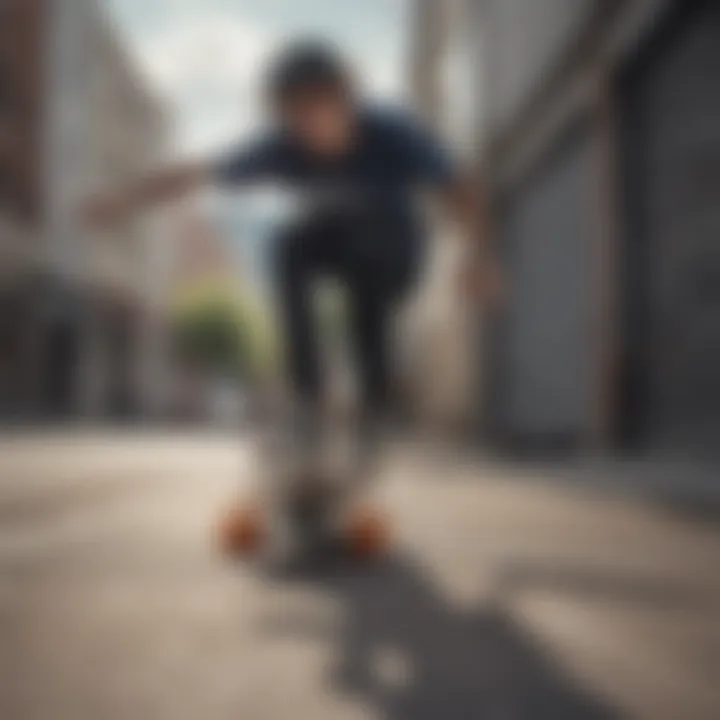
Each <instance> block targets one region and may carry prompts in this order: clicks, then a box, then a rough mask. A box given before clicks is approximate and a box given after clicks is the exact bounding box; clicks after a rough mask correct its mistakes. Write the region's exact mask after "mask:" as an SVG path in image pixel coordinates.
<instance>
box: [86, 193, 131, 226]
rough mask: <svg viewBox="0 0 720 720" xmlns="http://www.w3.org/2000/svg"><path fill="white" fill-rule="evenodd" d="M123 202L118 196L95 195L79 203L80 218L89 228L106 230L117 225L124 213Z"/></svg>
mask: <svg viewBox="0 0 720 720" xmlns="http://www.w3.org/2000/svg"><path fill="white" fill-rule="evenodd" d="M125 210H126V208H125V203H124V202H123V201H122V199H121V198H119V197H112V196H103V195H95V196H92V197H89V198H87V199H86V200H85V201H83V202H82V203H81V204H80V208H79V214H80V220H81V222H82V223H83V225H85V226H86V227H88V228H89V229H92V230H107V229H110V228H112V227H114V226H115V225H117V224H118V223H119V222H120V221H121V220H122V218H123V216H124V214H125Z"/></svg>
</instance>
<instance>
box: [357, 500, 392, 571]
mask: <svg viewBox="0 0 720 720" xmlns="http://www.w3.org/2000/svg"><path fill="white" fill-rule="evenodd" d="M347 541H348V548H349V550H350V554H351V555H352V557H354V558H357V559H359V560H371V559H373V558H376V557H378V556H380V555H382V553H383V552H384V551H385V549H386V548H387V546H388V544H389V542H390V528H389V526H388V522H387V518H385V517H384V516H383V515H382V514H381V513H379V512H377V511H375V510H372V509H367V508H365V509H362V510H358V511H355V512H354V513H353V514H352V515H351V516H350V518H349V520H348V524H347Z"/></svg>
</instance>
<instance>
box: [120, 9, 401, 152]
mask: <svg viewBox="0 0 720 720" xmlns="http://www.w3.org/2000/svg"><path fill="white" fill-rule="evenodd" d="M113 2H114V4H115V6H116V9H117V12H118V16H119V17H120V18H121V19H122V20H123V23H124V25H125V26H126V27H128V28H129V29H130V37H131V41H132V43H133V44H134V46H135V49H136V51H137V55H138V56H139V60H140V65H141V68H142V69H143V70H144V71H145V73H146V75H147V76H148V78H149V82H150V84H151V86H152V87H154V88H156V90H157V92H158V93H159V94H160V95H161V96H162V97H163V98H164V99H165V100H166V101H168V102H169V104H170V107H171V108H172V109H173V110H174V116H175V121H176V129H177V138H178V144H179V146H180V148H181V149H182V150H183V151H185V152H188V151H189V152H208V151H214V150H216V149H220V148H222V147H223V146H224V145H226V144H228V143H229V142H232V141H233V140H234V139H235V138H237V137H239V136H242V135H244V134H245V133H247V132H248V130H250V129H251V128H252V127H253V126H254V125H256V124H257V122H258V121H259V119H260V116H261V112H262V109H261V106H260V102H259V93H258V84H259V81H260V79H261V77H262V68H263V66H264V64H265V62H266V60H267V58H268V57H269V56H270V54H271V53H272V52H273V51H274V50H275V49H276V48H277V46H278V45H279V44H280V42H281V41H282V39H283V38H285V37H287V35H288V33H290V32H295V31H299V30H302V31H304V30H309V29H311V28H313V27H315V28H317V29H318V30H320V29H326V30H327V31H328V34H329V35H330V36H331V37H333V38H334V39H335V40H337V41H338V42H339V43H341V45H342V46H343V47H345V48H346V49H347V51H348V53H349V54H350V56H351V58H352V59H353V60H355V62H356V63H357V65H358V67H359V68H360V71H361V74H362V77H363V79H364V80H365V84H366V85H367V86H368V87H369V88H370V89H371V90H372V92H373V93H376V94H379V95H381V96H383V97H397V96H399V95H400V94H401V89H402V85H403V74H402V68H403V57H402V55H403V49H404V48H403V44H402V34H401V28H400V27H399V25H400V23H401V18H400V15H399V14H398V13H397V8H398V6H399V3H400V2H401V0H372V2H370V0H367V2H366V3H357V4H356V3H347V4H346V3H342V2H340V3H339V4H338V2H339V0H337V1H336V0H334V1H333V2H332V3H329V2H328V0H303V2H302V3H300V5H301V6H302V10H304V14H303V13H300V10H301V7H300V6H299V5H298V4H297V2H296V0H292V2H288V3H286V2H284V1H283V0H266V3H263V4H260V3H255V2H252V3H243V2H232V3H229V2H225V0H113ZM392 8H394V9H395V12H390V13H389V14H388V11H391V10H392ZM330 10H333V12H332V13H330ZM321 11H322V12H321ZM381 11H384V14H382V13H381ZM379 20H382V21H383V31H382V32H381V33H379V34H378V33H377V28H376V26H377V24H378V21H379ZM373 33H374V34H373Z"/></svg>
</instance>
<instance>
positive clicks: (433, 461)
mask: <svg viewBox="0 0 720 720" xmlns="http://www.w3.org/2000/svg"><path fill="white" fill-rule="evenodd" d="M525 472H528V471H525ZM384 474H385V476H386V480H385V482H384V484H383V488H382V492H383V495H384V497H385V502H386V503H387V506H388V507H389V508H390V510H391V512H392V513H393V516H394V527H395V531H396V535H397V540H396V546H395V549H394V551H393V553H392V556H391V557H390V558H389V559H388V560H387V561H385V562H384V563H381V564H378V565H377V566H374V567H366V568H347V569H345V570H336V571H334V572H327V573H318V574H314V575H306V576H299V577H295V578H285V579H282V578H271V577H269V576H268V575H267V574H266V573H264V572H263V570H262V568H260V567H252V566H247V565H242V564H238V563H231V562H228V561H227V560H226V559H224V558H222V557H221V556H220V555H219V554H217V553H216V551H215V548H214V547H213V544H212V542H211V540H212V529H213V523H214V521H215V519H216V518H217V516H218V513H219V512H220V511H221V510H222V509H223V507H227V504H228V503H229V502H230V501H231V499H232V497H233V495H234V493H236V491H237V489H238V486H239V484H241V483H246V482H247V481H248V480H249V479H251V478H252V477H253V452H252V447H251V445H250V444H249V443H247V442H245V443H233V442H231V441H229V440H228V439H227V438H223V437H219V436H212V435H207V434H206V435H197V436H192V435H189V434H188V435H174V436H171V435H148V436H133V435H130V434H127V435H121V434H117V435H102V434H86V435H77V434H75V435H73V434H67V435H65V436H62V435H52V436H47V435H35V436H28V437H21V436H13V437H7V438H5V439H4V440H0V718H2V719H3V720H100V719H102V720H114V719H118V720H120V719H122V720H144V719H145V718H147V719H148V720H165V719H167V720H285V719H286V718H298V719H300V720H305V719H307V720H325V719H327V720H354V719H361V718H370V719H373V720H375V719H376V718H377V719H386V718H387V719H388V720H411V719H412V720H422V719H423V718H427V719H433V720H453V719H454V718H459V719H462V720H466V719H474V718H482V719H483V720H485V719H487V720H525V719H526V718H527V719H529V720H535V719H540V720H544V719H547V720H575V719H578V720H614V719H615V718H647V720H664V719H667V720H702V719H707V720H711V719H716V718H718V717H720V611H719V605H720V602H719V600H720V524H716V523H715V522H714V521H711V520H708V519H707V518H706V519H700V518H693V517H690V516H688V515H680V514H677V513H674V512H672V511H670V510H669V509H668V508H667V507H664V508H663V507H660V506H653V505H650V504H649V503H647V502H646V501H641V500H639V499H636V500H631V499H629V498H625V499H621V498H619V497H617V496H615V497H607V498H604V499H602V498H598V497H597V495H593V494H592V493H596V492H597V491H592V490H590V489H587V488H585V489H580V488H573V487H569V486H568V485H567V484H564V485H560V484H555V483H553V482H552V479H551V478H542V477H540V478H538V477H531V476H529V474H528V476H526V477H522V476H519V475H518V471H515V472H512V473H511V472H510V470H507V469H502V468H497V467H495V468H484V469H483V468H480V467H478V466H476V465H473V464H471V463H469V462H462V461H460V460H457V459H452V458H450V457H448V456H445V457H441V456H440V455H439V454H438V453H431V452H430V451H429V450H428V449H427V448H426V449H425V450H419V449H417V448H416V449H408V448H404V449H402V450H400V449H398V450H397V451H396V452H394V453H392V454H391V457H389V458H388V461H387V466H386V468H385V472H384Z"/></svg>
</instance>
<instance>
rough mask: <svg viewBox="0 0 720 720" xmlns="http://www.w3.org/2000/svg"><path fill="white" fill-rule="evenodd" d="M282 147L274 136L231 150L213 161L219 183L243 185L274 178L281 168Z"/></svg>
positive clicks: (215, 175) (213, 170)
mask: <svg viewBox="0 0 720 720" xmlns="http://www.w3.org/2000/svg"><path fill="white" fill-rule="evenodd" d="M280 155H281V149H280V143H279V141H278V140H277V139H276V138H274V137H268V138H262V139H260V140H255V141H251V142H249V143H246V144H244V145H242V146H241V147H239V148H236V149H234V150H231V151H229V152H227V153H225V154H223V155H221V156H220V157H218V158H216V159H215V161H214V162H213V163H212V174H213V177H214V179H215V181H216V182H217V183H218V184H219V185H226V186H227V185H230V186H232V185H241V184H244V183H251V182H259V181H263V180H269V179H272V178H273V177H274V176H275V175H276V174H278V172H279V170H280V160H281V157H280Z"/></svg>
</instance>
